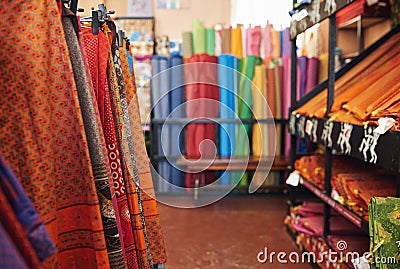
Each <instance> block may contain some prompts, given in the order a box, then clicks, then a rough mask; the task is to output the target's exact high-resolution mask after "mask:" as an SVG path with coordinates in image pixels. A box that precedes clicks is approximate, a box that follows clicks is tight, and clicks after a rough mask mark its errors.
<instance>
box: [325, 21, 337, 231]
mask: <svg viewBox="0 0 400 269" xmlns="http://www.w3.org/2000/svg"><path fill="white" fill-rule="evenodd" d="M335 48H336V14H333V15H331V16H330V17H329V60H328V74H329V76H328V94H327V102H326V120H327V119H328V115H329V113H330V112H331V109H332V105H333V101H334V93H335V92H334V91H335ZM331 177H332V148H328V147H325V182H324V192H325V193H326V195H328V196H331V192H332V186H331ZM330 213H331V210H330V206H329V205H328V204H325V210H324V236H327V235H329V234H330V216H331V214H330Z"/></svg>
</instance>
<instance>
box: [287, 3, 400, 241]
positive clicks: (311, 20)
mask: <svg viewBox="0 0 400 269" xmlns="http://www.w3.org/2000/svg"><path fill="white" fill-rule="evenodd" d="M335 2H336V9H335V10H334V11H333V12H332V9H329V8H332V7H328V5H330V4H331V3H332V2H331V1H319V0H318V1H311V2H310V3H309V4H304V5H299V6H298V7H296V8H295V9H294V10H293V11H291V12H290V14H291V15H292V16H293V18H292V23H291V32H290V34H291V39H292V62H291V65H292V69H291V107H290V109H289V132H290V134H291V140H290V143H291V152H290V158H291V160H290V163H291V170H292V171H293V170H294V162H295V160H296V157H297V139H298V137H300V138H310V140H311V141H312V142H313V143H318V144H322V145H324V146H325V178H324V189H323V190H320V189H319V188H318V187H317V186H315V185H313V184H312V183H311V182H308V181H306V180H304V179H302V178H299V184H300V185H302V186H304V187H305V188H306V189H308V190H309V191H311V192H312V193H313V194H314V195H316V196H317V197H318V198H319V199H321V200H322V201H323V202H324V203H325V206H324V230H323V235H324V238H326V236H327V235H329V234H330V232H331V229H330V214H331V208H333V209H335V210H336V211H337V212H339V214H341V215H342V216H344V217H345V218H346V219H348V220H349V221H350V222H352V223H353V224H354V225H356V226H357V227H359V228H360V229H361V230H363V231H364V232H365V233H368V222H367V221H365V220H364V219H363V218H362V217H359V216H358V215H356V214H355V213H354V212H352V211H351V210H349V209H347V208H346V207H344V206H342V205H341V204H339V203H338V202H337V201H335V200H334V199H333V198H332V197H331V191H332V186H331V176H332V150H333V149H334V150H337V151H339V152H340V151H342V148H341V146H340V145H339V144H338V143H337V141H338V137H339V135H340V133H341V128H342V123H340V122H331V123H330V124H331V125H332V132H331V134H330V136H331V141H334V142H333V143H328V142H327V141H326V140H325V139H322V134H323V132H324V126H325V125H326V124H327V123H328V121H329V118H328V114H329V113H330V110H331V108H332V105H333V102H334V86H335V81H336V80H337V79H338V78H340V77H342V76H343V75H344V74H346V73H347V72H348V71H350V70H351V69H352V68H353V67H354V66H355V65H357V64H358V63H360V62H361V61H362V60H363V59H365V58H366V57H367V56H368V55H370V54H371V53H372V52H374V51H375V50H376V49H377V48H378V47H380V46H381V45H382V44H383V43H384V42H386V41H387V40H388V39H389V38H390V37H392V36H393V35H394V34H396V33H398V32H399V31H400V27H399V26H397V27H395V28H394V29H392V30H391V31H390V32H389V33H387V34H386V35H385V36H383V37H382V38H381V39H379V40H378V41H377V42H375V43H374V44H373V45H371V46H370V47H368V48H367V49H366V50H364V51H363V52H362V53H361V54H359V56H357V57H356V58H354V59H353V60H352V61H351V62H350V63H348V64H346V65H344V66H343V67H342V68H341V69H340V70H338V71H337V72H335V62H334V57H335V46H336V31H337V26H336V16H335V13H336V11H338V10H340V9H342V8H344V7H346V6H347V5H349V4H351V3H352V2H353V1H335ZM295 4H296V1H293V5H295ZM327 7H328V8H327ZM303 9H304V10H306V11H307V14H308V16H306V17H305V18H302V19H299V20H296V18H295V17H296V14H299V13H300V11H301V10H303ZM329 11H331V12H329ZM323 19H329V60H328V70H329V73H328V79H327V80H325V81H323V82H322V83H320V84H319V85H318V86H316V87H315V88H314V89H313V90H312V91H311V92H309V93H308V94H307V95H306V96H304V97H303V98H301V99H300V100H298V96H297V95H296V94H297V91H296V85H297V81H296V80H297V53H296V37H297V35H298V34H300V33H301V32H303V31H305V30H306V29H308V28H309V27H311V26H312V25H314V24H316V23H319V22H320V21H322V20H323ZM325 89H327V97H326V98H327V106H326V114H325V118H323V119H316V118H310V117H305V116H302V115H296V114H295V113H294V111H295V110H296V109H298V108H300V107H301V106H303V105H304V104H305V103H307V102H308V101H310V100H311V99H312V98H314V97H315V96H316V95H318V94H319V93H321V92H322V91H324V90H325ZM308 123H310V124H315V125H316V126H318V128H317V127H315V128H316V132H315V133H316V137H315V138H313V137H311V135H308V134H307V132H306V125H307V124H308ZM346 124H348V123H346ZM351 125H352V128H353V129H352V133H351V139H350V144H351V145H352V148H358V146H359V145H360V142H361V141H362V139H363V138H364V134H365V128H364V127H363V126H359V125H353V124H351ZM394 145H396V146H394ZM399 145H400V132H396V131H388V132H387V133H385V134H384V135H381V136H380V138H379V143H377V145H376V147H375V152H376V154H377V156H379V158H377V161H376V162H375V164H376V165H377V166H380V167H382V168H385V169H388V170H391V171H394V172H395V173H397V183H396V184H397V190H396V197H400V150H399ZM346 154H347V155H349V156H350V157H353V158H356V159H359V160H362V161H365V162H371V161H369V160H365V159H364V156H363V154H362V153H361V152H359V151H356V150H353V151H351V152H348V153H346ZM371 163H374V162H371ZM289 191H290V201H289V207H291V206H295V205H298V204H299V202H298V201H296V192H297V190H296V189H295V188H294V187H292V186H289ZM289 230H290V229H289V228H288V232H289V234H290V233H292V231H289Z"/></svg>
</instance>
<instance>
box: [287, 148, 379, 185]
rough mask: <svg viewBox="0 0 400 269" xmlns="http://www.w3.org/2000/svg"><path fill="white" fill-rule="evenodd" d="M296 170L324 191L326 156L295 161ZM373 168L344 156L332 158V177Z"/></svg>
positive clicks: (304, 157)
mask: <svg viewBox="0 0 400 269" xmlns="http://www.w3.org/2000/svg"><path fill="white" fill-rule="evenodd" d="M294 165H295V169H296V170H297V171H299V173H300V175H301V176H302V177H303V178H304V179H307V180H308V181H310V182H312V183H313V184H314V185H316V186H317V187H319V188H320V189H323V187H324V179H325V155H322V154H315V155H309V156H303V157H301V158H300V159H298V160H296V161H295V164H294ZM368 169H369V170H372V169H373V167H372V166H371V165H369V164H367V163H364V162H362V161H358V160H356V159H354V158H350V157H348V156H344V155H334V156H332V176H335V175H337V174H339V173H354V174H359V173H363V172H364V171H366V170H368Z"/></svg>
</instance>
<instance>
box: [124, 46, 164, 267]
mask: <svg viewBox="0 0 400 269" xmlns="http://www.w3.org/2000/svg"><path fill="white" fill-rule="evenodd" d="M120 53H121V61H122V70H123V74H124V82H125V90H126V96H127V103H128V112H129V119H130V124H131V130H132V136H133V137H132V138H133V139H132V140H133V146H134V148H135V156H136V165H137V169H138V172H139V179H140V186H141V192H142V203H143V210H144V218H145V223H146V230H147V236H148V238H149V243H150V251H151V257H152V259H153V263H154V264H164V263H166V261H167V257H166V250H165V246H164V237H163V234H162V230H161V224H160V216H159V215H158V208H157V201H156V200H155V199H154V197H155V193H154V186H153V180H152V177H151V174H150V166H149V158H148V156H147V151H146V146H145V142H144V136H143V132H142V123H141V120H140V113H139V102H138V96H137V94H136V85H135V84H134V82H135V77H134V76H131V74H130V72H129V63H128V57H127V54H126V49H125V48H122V49H120Z"/></svg>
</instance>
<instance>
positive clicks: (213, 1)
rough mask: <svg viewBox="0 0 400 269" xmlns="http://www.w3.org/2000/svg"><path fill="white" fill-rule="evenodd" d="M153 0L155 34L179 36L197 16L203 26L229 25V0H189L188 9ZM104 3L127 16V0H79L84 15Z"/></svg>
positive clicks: (190, 27) (189, 28) (172, 37)
mask: <svg viewBox="0 0 400 269" xmlns="http://www.w3.org/2000/svg"><path fill="white" fill-rule="evenodd" d="M153 1H154V3H153V4H154V17H155V18H156V26H155V30H156V35H161V34H166V35H168V36H169V37H170V38H171V39H176V38H180V37H181V36H182V32H185V31H190V30H191V29H192V22H193V19H194V18H199V19H200V20H201V21H202V22H203V24H204V26H206V27H210V26H212V25H213V24H215V23H223V24H226V25H229V23H230V12H231V5H230V0H189V3H190V8H188V9H176V10H173V9H158V8H157V5H156V0H153ZM99 3H105V4H106V6H107V9H108V10H115V11H116V15H117V16H127V14H126V12H127V0H118V1H117V0H104V1H101V0H80V1H79V7H83V8H85V13H84V15H90V13H91V11H90V10H91V7H95V8H96V9H97V4H99Z"/></svg>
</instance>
